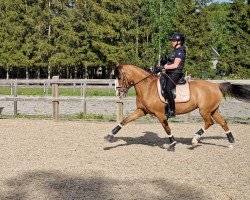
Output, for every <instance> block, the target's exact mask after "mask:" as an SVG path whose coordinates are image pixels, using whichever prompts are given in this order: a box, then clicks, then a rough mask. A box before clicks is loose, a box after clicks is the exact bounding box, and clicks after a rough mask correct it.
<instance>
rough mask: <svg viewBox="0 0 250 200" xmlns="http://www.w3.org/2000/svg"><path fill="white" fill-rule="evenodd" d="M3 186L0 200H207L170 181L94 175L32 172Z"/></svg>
mask: <svg viewBox="0 0 250 200" xmlns="http://www.w3.org/2000/svg"><path fill="white" fill-rule="evenodd" d="M3 187H4V189H5V190H4V191H3V192H2V191H1V189H2V188H0V199H1V200H10V199H11V200H28V199H49V200H54V199H57V200H73V199H74V200H80V199H85V200H108V199H109V200H111V199H120V200H123V199H124V200H125V199H126V200H127V199H144V200H152V199H157V200H163V199H164V200H168V199H169V200H170V199H171V200H173V199H179V200H184V199H207V200H209V199H210V198H209V197H208V196H207V195H205V194H204V193H203V191H202V190H201V189H198V188H193V187H191V186H189V185H187V184H176V183H173V182H172V180H171V181H167V180H166V179H155V180H152V179H149V180H148V179H146V178H145V180H141V179H140V180H137V179H136V180H132V181H130V180H126V181H123V180H119V179H110V178H105V177H104V176H103V175H102V174H100V173H98V172H95V173H93V174H91V176H90V175H88V176H86V177H85V176H80V177H77V176H75V175H70V174H64V173H61V172H59V171H32V172H27V173H24V174H21V175H19V176H16V177H13V178H11V179H8V180H5V181H4V185H3ZM204 192H205V191H204Z"/></svg>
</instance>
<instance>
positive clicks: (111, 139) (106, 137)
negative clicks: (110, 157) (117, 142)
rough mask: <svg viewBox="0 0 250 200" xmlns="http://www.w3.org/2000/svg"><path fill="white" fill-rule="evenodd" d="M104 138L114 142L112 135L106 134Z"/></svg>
mask: <svg viewBox="0 0 250 200" xmlns="http://www.w3.org/2000/svg"><path fill="white" fill-rule="evenodd" d="M104 140H106V141H108V142H114V136H113V135H110V134H108V135H107V136H105V137H104Z"/></svg>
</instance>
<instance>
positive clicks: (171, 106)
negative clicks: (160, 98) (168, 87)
mask: <svg viewBox="0 0 250 200" xmlns="http://www.w3.org/2000/svg"><path fill="white" fill-rule="evenodd" d="M166 97H167V100H168V103H167V104H166V109H165V114H166V116H167V117H168V118H170V117H175V101H174V97H173V93H172V91H167V94H166Z"/></svg>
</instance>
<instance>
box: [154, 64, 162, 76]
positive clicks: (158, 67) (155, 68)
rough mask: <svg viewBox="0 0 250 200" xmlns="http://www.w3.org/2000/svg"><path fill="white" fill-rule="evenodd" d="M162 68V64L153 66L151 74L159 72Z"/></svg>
mask: <svg viewBox="0 0 250 200" xmlns="http://www.w3.org/2000/svg"><path fill="white" fill-rule="evenodd" d="M163 69H164V67H163V66H162V65H159V66H156V67H154V71H153V74H158V73H159V72H161V71H162V70H163Z"/></svg>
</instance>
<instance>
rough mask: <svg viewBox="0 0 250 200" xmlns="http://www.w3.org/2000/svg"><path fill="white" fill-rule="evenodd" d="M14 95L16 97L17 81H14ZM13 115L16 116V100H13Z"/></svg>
mask: <svg viewBox="0 0 250 200" xmlns="http://www.w3.org/2000/svg"><path fill="white" fill-rule="evenodd" d="M13 93H14V97H17V83H16V82H15V83H14V91H13ZM14 116H17V101H16V100H14Z"/></svg>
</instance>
